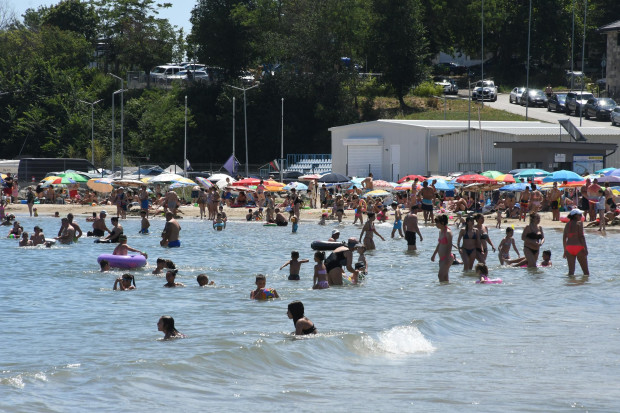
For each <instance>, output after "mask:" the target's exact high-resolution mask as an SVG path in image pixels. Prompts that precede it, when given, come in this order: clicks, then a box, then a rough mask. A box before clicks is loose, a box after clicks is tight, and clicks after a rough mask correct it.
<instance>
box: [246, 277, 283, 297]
mask: <svg viewBox="0 0 620 413" xmlns="http://www.w3.org/2000/svg"><path fill="white" fill-rule="evenodd" d="M266 284H267V277H265V276H264V275H263V274H258V275H257V276H256V290H254V291H252V292H251V293H250V299H251V300H267V299H269V298H280V296H279V295H278V292H277V291H276V290H274V289H273V288H265V285H266Z"/></svg>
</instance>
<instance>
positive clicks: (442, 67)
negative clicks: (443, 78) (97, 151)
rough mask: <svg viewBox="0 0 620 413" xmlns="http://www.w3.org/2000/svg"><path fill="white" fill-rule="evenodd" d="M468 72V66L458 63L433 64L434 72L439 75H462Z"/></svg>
mask: <svg viewBox="0 0 620 413" xmlns="http://www.w3.org/2000/svg"><path fill="white" fill-rule="evenodd" d="M466 72H467V67H465V66H461V65H457V64H456V63H452V62H450V63H437V64H436V65H434V66H433V73H435V74H437V75H450V76H454V75H462V74H465V73H466Z"/></svg>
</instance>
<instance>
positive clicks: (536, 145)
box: [493, 141, 618, 151]
mask: <svg viewBox="0 0 620 413" xmlns="http://www.w3.org/2000/svg"><path fill="white" fill-rule="evenodd" d="M493 146H494V147H495V148H512V149H521V148H525V149H583V148H587V150H600V151H611V150H614V149H617V148H618V144H616V143H589V142H588V143H586V142H575V141H573V142H545V141H542V142H538V141H535V142H493Z"/></svg>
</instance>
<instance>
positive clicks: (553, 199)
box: [547, 182, 561, 221]
mask: <svg viewBox="0 0 620 413" xmlns="http://www.w3.org/2000/svg"><path fill="white" fill-rule="evenodd" d="M560 197H561V193H560V190H559V189H558V183H557V182H554V183H553V188H551V190H550V191H549V194H548V195H547V200H548V201H549V205H550V206H551V216H552V221H559V220H560Z"/></svg>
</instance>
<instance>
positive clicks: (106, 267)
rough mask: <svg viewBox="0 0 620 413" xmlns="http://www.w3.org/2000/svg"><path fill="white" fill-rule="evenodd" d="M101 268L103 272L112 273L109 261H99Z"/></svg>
mask: <svg viewBox="0 0 620 413" xmlns="http://www.w3.org/2000/svg"><path fill="white" fill-rule="evenodd" d="M99 266H100V267H101V272H106V271H110V263H109V262H108V260H101V261H99Z"/></svg>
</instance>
